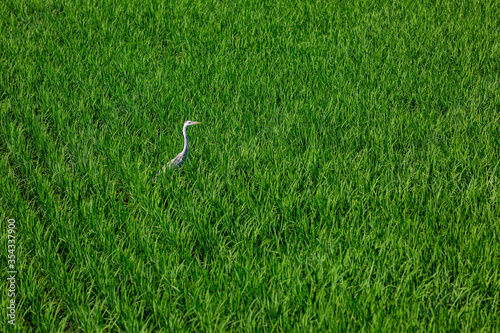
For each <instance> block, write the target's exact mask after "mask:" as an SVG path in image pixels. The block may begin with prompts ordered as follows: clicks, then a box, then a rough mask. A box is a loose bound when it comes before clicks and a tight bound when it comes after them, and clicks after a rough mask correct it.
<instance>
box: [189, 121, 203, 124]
mask: <svg viewBox="0 0 500 333" xmlns="http://www.w3.org/2000/svg"><path fill="white" fill-rule="evenodd" d="M198 124H201V123H200V122H199V121H197V122H194V123H192V124H191V125H198Z"/></svg>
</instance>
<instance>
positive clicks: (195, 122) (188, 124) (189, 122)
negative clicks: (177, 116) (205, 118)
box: [184, 120, 201, 126]
mask: <svg viewBox="0 0 500 333" xmlns="http://www.w3.org/2000/svg"><path fill="white" fill-rule="evenodd" d="M198 124H201V123H200V122H198V121H191V120H188V121H186V122H185V123H184V126H191V125H198Z"/></svg>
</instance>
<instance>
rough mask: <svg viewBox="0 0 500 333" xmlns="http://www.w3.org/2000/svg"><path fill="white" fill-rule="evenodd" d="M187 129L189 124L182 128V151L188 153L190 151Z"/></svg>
mask: <svg viewBox="0 0 500 333" xmlns="http://www.w3.org/2000/svg"><path fill="white" fill-rule="evenodd" d="M186 129H187V126H184V128H183V129H182V134H184V149H183V150H182V153H186V152H187V151H188V144H189V142H188V136H187V132H186Z"/></svg>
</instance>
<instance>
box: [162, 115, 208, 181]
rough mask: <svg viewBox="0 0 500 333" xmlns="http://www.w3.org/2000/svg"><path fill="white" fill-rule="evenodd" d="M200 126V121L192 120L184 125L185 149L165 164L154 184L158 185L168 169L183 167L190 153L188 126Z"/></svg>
mask: <svg viewBox="0 0 500 333" xmlns="http://www.w3.org/2000/svg"><path fill="white" fill-rule="evenodd" d="M198 124H201V123H200V122H198V121H190V120H188V121H186V122H185V123H184V127H183V128H182V134H184V149H183V150H182V151H181V152H180V153H179V155H177V156H176V157H174V158H173V159H172V160H171V161H170V162H168V163H167V164H165V165H164V166H163V168H161V170H160V171H158V174H157V175H156V177H155V179H153V184H156V179H157V178H158V176H159V175H161V173H162V172H165V171H166V170H167V169H175V168H181V167H182V164H183V163H184V161H185V160H186V158H187V156H188V153H189V141H188V136H187V133H186V129H187V127H188V126H191V125H198Z"/></svg>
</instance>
